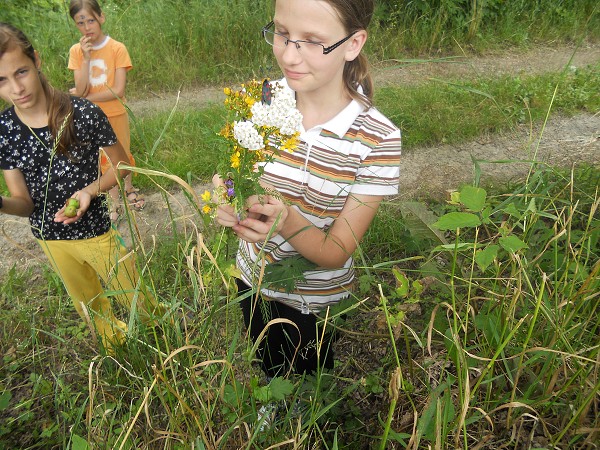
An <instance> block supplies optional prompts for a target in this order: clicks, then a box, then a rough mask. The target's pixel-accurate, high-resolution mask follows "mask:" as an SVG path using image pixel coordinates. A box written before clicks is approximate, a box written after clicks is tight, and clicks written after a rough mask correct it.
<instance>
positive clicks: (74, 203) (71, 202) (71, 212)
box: [65, 198, 79, 217]
mask: <svg viewBox="0 0 600 450" xmlns="http://www.w3.org/2000/svg"><path fill="white" fill-rule="evenodd" d="M78 208H79V200H77V199H76V198H70V199H68V200H67V204H66V207H65V216H67V217H75V216H76V215H77V209H78Z"/></svg>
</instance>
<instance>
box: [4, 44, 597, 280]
mask: <svg viewBox="0 0 600 450" xmlns="http://www.w3.org/2000/svg"><path fill="white" fill-rule="evenodd" d="M599 62H600V47H598V46H588V47H582V48H579V49H577V51H575V49H574V48H567V47H561V48H547V47H545V48H536V49H533V50H531V51H522V52H511V53H506V54H495V55H488V56H479V57H455V58H450V59H448V58H446V59H445V60H437V61H428V62H425V61H388V62H386V63H385V64H381V65H380V66H378V67H375V68H374V73H375V82H376V85H377V86H383V85H389V84H394V85H399V84H415V83H419V82H423V81H425V80H430V79H444V78H445V79H447V78H457V77H458V78H469V77H477V76H486V75H489V74H519V73H523V74H532V73H541V72H544V71H557V70H561V69H562V68H564V67H568V66H573V67H583V66H586V65H590V64H598V63H599ZM222 98H223V95H222V90H221V89H220V88H218V87H212V88H200V89H194V90H189V91H186V92H179V93H161V94H153V95H152V96H151V97H148V98H145V99H130V101H129V106H130V108H131V109H132V111H133V112H134V114H136V115H139V116H143V115H144V114H146V113H148V112H149V111H152V110H156V109H161V108H162V109H165V110H169V109H171V108H173V106H174V105H175V104H176V103H177V106H178V108H179V109H185V108H200V107H205V106H207V105H208V104H209V103H214V102H220V101H222ZM472 158H475V159H478V160H483V161H485V162H482V163H481V171H482V173H481V177H482V179H483V180H486V181H487V182H494V181H496V182H505V181H507V180H510V179H516V178H522V177H524V176H526V175H527V171H528V169H529V167H530V164H529V162H528V161H531V160H533V159H535V160H536V161H540V162H543V163H548V164H550V165H553V166H563V167H571V166H572V165H574V164H581V163H584V162H587V163H591V164H595V165H600V112H598V113H596V114H582V115H579V116H576V117H572V118H563V117H552V118H551V119H550V120H549V122H548V123H547V124H546V126H545V128H544V129H543V130H542V129H533V130H531V129H529V128H528V127H522V128H518V129H516V130H514V131H511V132H507V133H502V134H493V135H488V136H484V137H482V138H479V139H478V140H476V141H472V142H467V143H464V144H458V145H442V146H436V147H428V148H414V149H411V150H410V151H407V152H405V154H404V155H403V158H402V162H401V173H402V177H401V185H400V194H399V196H398V200H408V199H414V198H418V197H421V196H432V197H443V196H444V195H445V193H446V191H447V190H449V189H452V188H456V187H458V186H459V185H460V184H461V183H465V182H470V181H472V180H473V173H474V171H473V163H472ZM507 161H508V162H507ZM194 189H195V191H196V192H197V193H198V195H199V194H201V193H202V192H203V190H204V186H194ZM166 195H167V198H168V199H169V203H170V206H171V208H172V210H171V212H172V213H174V214H175V215H176V216H178V217H180V219H179V220H180V222H181V224H182V225H185V226H187V227H193V226H194V223H198V218H197V217H195V216H194V213H193V212H192V211H191V210H190V208H189V207H188V206H187V205H188V202H187V201H186V200H185V199H184V196H183V194H182V192H181V190H180V189H179V190H178V189H174V190H173V191H172V192H169V193H166ZM146 199H147V204H146V208H144V210H142V211H141V212H136V213H135V215H134V216H135V223H134V225H135V227H134V232H135V233H139V234H140V236H142V237H143V241H145V242H148V243H149V244H151V242H152V241H153V240H154V238H156V236H159V235H161V234H164V233H165V232H166V231H167V229H168V227H169V225H168V223H170V219H169V208H168V207H167V203H166V202H165V193H162V192H156V193H146ZM0 227H1V231H2V237H0V276H2V275H3V274H5V273H6V271H7V270H8V269H9V268H11V267H13V265H16V266H17V267H18V268H20V269H23V268H26V267H28V266H36V265H39V264H40V263H45V259H44V256H43V254H42V252H41V250H40V249H39V248H38V247H37V244H36V243H35V241H34V240H33V237H32V235H31V232H30V230H29V226H28V221H27V220H26V219H21V218H14V217H10V216H6V215H1V216H0ZM119 229H120V230H121V231H122V232H123V234H124V235H125V237H126V240H129V239H130V230H131V227H130V226H129V224H128V223H126V222H123V223H122V224H121V225H120V227H119Z"/></svg>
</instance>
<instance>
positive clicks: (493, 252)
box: [475, 244, 500, 272]
mask: <svg viewBox="0 0 600 450" xmlns="http://www.w3.org/2000/svg"><path fill="white" fill-rule="evenodd" d="M499 249H500V247H499V246H497V245H495V244H492V245H488V246H487V247H486V248H484V249H483V250H478V251H477V252H476V253H475V262H476V263H477V266H479V269H480V270H481V271H482V272H485V269H487V268H488V266H489V265H490V264H491V263H492V262H493V261H494V259H495V258H496V256H497V255H498V250H499Z"/></svg>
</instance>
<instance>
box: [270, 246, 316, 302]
mask: <svg viewBox="0 0 600 450" xmlns="http://www.w3.org/2000/svg"><path fill="white" fill-rule="evenodd" d="M316 267H317V265H316V264H315V263H313V262H310V261H309V260H308V259H306V258H304V257H303V256H300V255H297V256H293V257H291V258H285V259H283V260H281V261H279V262H276V263H274V264H268V265H267V267H266V269H265V277H264V281H265V282H266V283H267V284H268V285H269V288H271V289H283V290H284V291H285V292H287V293H288V294H289V293H290V292H292V291H294V289H296V283H297V282H298V281H305V278H304V272H306V271H308V270H314V269H315V268H316Z"/></svg>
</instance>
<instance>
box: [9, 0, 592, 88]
mask: <svg viewBox="0 0 600 450" xmlns="http://www.w3.org/2000/svg"><path fill="white" fill-rule="evenodd" d="M101 4H102V7H103V10H104V12H105V15H106V23H105V25H104V30H105V31H106V32H107V33H108V34H110V35H111V36H112V37H114V38H115V39H117V40H120V41H122V42H124V43H125V44H126V45H127V48H128V49H129V52H130V54H131V56H132V60H133V64H134V71H133V72H130V74H129V77H128V93H129V94H130V95H135V96H138V97H139V96H147V95H149V94H150V93H151V92H159V91H164V90H169V91H173V90H176V89H178V88H180V87H182V86H183V87H189V86H192V85H198V84H200V85H203V84H215V83H225V82H231V81H232V80H233V81H239V80H244V79H248V78H251V77H264V76H266V75H271V74H272V70H273V68H274V67H275V64H274V61H273V58H272V56H271V51H270V48H269V47H268V45H267V44H265V43H264V42H263V41H262V38H261V36H260V30H261V28H262V26H264V25H265V24H266V23H267V22H268V21H269V20H270V19H271V16H272V14H273V7H272V1H271V0H236V1H230V2H223V1H215V0H202V1H194V2H187V1H186V2H175V1H171V0H158V1H154V2H150V1H146V0H134V1H120V0H107V1H103V2H101ZM376 4H377V5H378V6H377V8H376V13H375V15H374V17H373V21H372V26H371V29H370V38H369V41H368V43H367V53H368V54H369V55H370V56H371V57H372V59H373V60H374V61H383V60H389V59H402V58H404V57H406V56H407V55H408V56H415V55H421V56H423V55H424V56H428V55H436V56H438V55H439V54H440V53H442V54H443V53H456V52H457V51H460V53H461V54H462V52H463V51H471V50H474V51H479V50H483V49H490V48H495V47H506V46H515V45H518V46H528V45H534V44H536V43H539V42H549V43H554V42H557V41H561V42H566V43H570V42H573V43H578V42H580V41H581V40H584V39H591V40H597V39H598V37H599V32H598V30H600V14H599V11H598V7H597V2H595V1H593V0H547V1H541V0H537V1H525V0H515V1H511V2H505V1H502V0H488V1H485V2H482V1H478V0H461V1H454V0H436V1H402V0H386V1H380V2H377V3H376ZM0 20H6V21H9V22H11V23H13V24H14V25H16V26H19V27H21V28H22V29H23V30H24V31H25V32H26V34H27V35H28V36H29V37H30V38H31V39H32V40H33V42H34V45H35V46H36V48H37V49H38V50H39V51H40V54H41V56H42V60H43V61H44V70H45V72H46V74H48V75H49V77H50V79H51V80H52V81H53V83H54V84H55V85H56V86H59V87H61V88H67V87H69V86H71V85H72V83H73V82H72V74H71V73H70V71H68V70H67V60H68V50H69V47H70V46H71V45H73V44H74V43H75V42H77V41H78V40H79V37H80V35H79V32H78V31H77V29H76V28H75V26H74V24H73V23H72V20H71V18H70V17H69V16H68V1H67V0H35V1H32V2H23V1H21V0H4V2H3V8H2V10H1V11H0ZM42 25H43V26H42ZM459 49H460V50H459Z"/></svg>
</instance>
